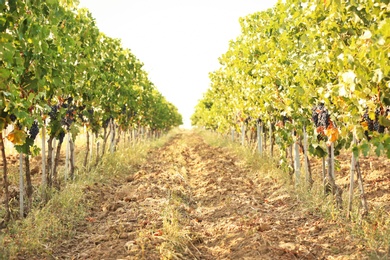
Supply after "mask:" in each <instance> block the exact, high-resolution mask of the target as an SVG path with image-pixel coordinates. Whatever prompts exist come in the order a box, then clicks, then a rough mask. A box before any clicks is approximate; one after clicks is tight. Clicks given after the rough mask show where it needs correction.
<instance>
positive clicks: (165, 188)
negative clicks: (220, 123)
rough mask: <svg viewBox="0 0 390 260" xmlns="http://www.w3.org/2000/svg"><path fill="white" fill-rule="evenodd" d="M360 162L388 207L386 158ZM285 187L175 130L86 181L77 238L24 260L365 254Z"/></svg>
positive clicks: (372, 193)
mask: <svg viewBox="0 0 390 260" xmlns="http://www.w3.org/2000/svg"><path fill="white" fill-rule="evenodd" d="M344 159H345V161H346V162H348V160H349V159H348V158H344ZM386 162H387V161H386ZM366 164H368V165H371V166H370V167H372V169H374V170H373V171H371V172H368V173H366V176H365V178H366V181H367V183H369V184H368V185H369V187H372V188H369V189H367V193H368V198H369V201H370V200H371V201H374V202H375V203H379V204H380V203H382V204H384V206H386V207H387V206H388V205H389V197H388V196H389V183H390V180H389V176H388V175H389V174H387V175H386V174H384V172H386V171H387V173H388V169H389V167H388V166H389V165H387V166H382V165H381V164H380V162H377V161H371V162H370V161H364V160H363V161H362V165H363V167H366V166H367V165H366ZM316 167H319V165H318V164H317V165H316V164H314V170H315V169H316ZM342 167H344V166H342ZM342 170H344V171H341V172H344V174H343V175H342V177H341V182H342V181H345V182H346V183H347V175H348V174H346V173H347V169H342ZM369 173H373V174H371V175H370V174H369ZM344 178H345V180H344ZM281 185H282V184H280V182H279V181H278V180H277V179H276V177H275V178H274V177H270V176H268V177H267V176H263V175H260V174H254V173H253V172H251V169H250V168H249V167H248V166H247V165H246V164H245V163H244V162H243V161H241V160H240V159H239V158H238V157H237V156H235V155H234V154H233V153H232V152H230V151H229V149H227V148H220V147H213V146H210V145H208V144H206V143H205V141H204V140H203V139H202V137H201V136H200V135H199V134H196V133H193V132H188V133H181V134H178V135H176V136H175V137H173V138H172V139H171V140H170V141H168V142H167V143H166V144H165V145H164V146H163V147H161V148H158V149H154V150H152V151H151V152H150V153H149V155H148V160H147V163H145V164H144V165H142V166H141V167H140V169H139V171H138V172H137V173H136V174H134V175H133V174H129V175H128V176H127V177H126V178H125V179H117V180H115V181H113V182H111V183H110V184H101V183H95V184H94V185H93V186H88V187H86V188H85V196H86V198H87V199H88V200H90V201H92V202H93V204H92V205H93V206H92V207H91V209H90V213H89V216H88V217H87V218H85V222H84V223H82V224H81V225H80V226H79V227H78V229H77V232H76V234H75V236H74V237H73V238H70V239H69V240H65V241H62V242H61V244H58V245H56V246H55V247H54V248H52V249H51V250H48V253H47V254H46V255H42V256H35V257H31V256H29V257H28V258H29V259H169V258H172V259H174V258H177V259H368V257H366V256H367V255H368V254H369V253H370V252H367V249H365V248H364V246H363V243H362V241H360V240H359V239H357V238H355V237H353V236H352V235H351V234H350V233H349V232H348V230H347V229H348V228H347V227H346V226H344V225H343V224H342V223H337V222H333V221H329V220H326V219H324V218H322V217H321V214H320V213H319V212H316V211H310V210H308V209H306V208H305V207H304V206H305V205H304V202H300V201H298V200H297V198H293V197H291V196H290V195H289V193H288V192H286V191H285V190H284V189H283V187H282V186H281ZM386 185H387V186H386ZM382 204H381V205H382ZM166 221H168V222H169V224H171V225H173V223H174V222H175V223H176V221H177V225H179V227H180V228H179V229H180V232H181V238H182V241H181V240H180V237H179V240H178V241H173V240H172V232H171V231H170V230H168V229H167V226H166V225H165V224H166V223H164V222H166ZM167 248H168V249H169V250H167ZM21 258H25V256H23V257H22V256H21Z"/></svg>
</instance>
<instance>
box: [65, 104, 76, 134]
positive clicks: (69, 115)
mask: <svg viewBox="0 0 390 260" xmlns="http://www.w3.org/2000/svg"><path fill="white" fill-rule="evenodd" d="M74 114H75V110H74V108H73V107H69V108H68V110H67V111H66V114H65V117H64V118H63V119H62V125H64V126H66V127H67V129H69V128H70V126H71V125H72V124H73V122H74Z"/></svg>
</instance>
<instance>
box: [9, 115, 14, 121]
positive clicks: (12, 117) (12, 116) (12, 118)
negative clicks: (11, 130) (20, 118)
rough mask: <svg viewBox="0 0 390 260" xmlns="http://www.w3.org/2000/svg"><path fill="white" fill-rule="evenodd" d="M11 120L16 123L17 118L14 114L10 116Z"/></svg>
mask: <svg viewBox="0 0 390 260" xmlns="http://www.w3.org/2000/svg"><path fill="white" fill-rule="evenodd" d="M9 119H11V121H12V122H15V120H16V116H15V115H14V114H11V115H10V116H9Z"/></svg>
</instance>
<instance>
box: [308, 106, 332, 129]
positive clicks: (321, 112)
mask: <svg viewBox="0 0 390 260" xmlns="http://www.w3.org/2000/svg"><path fill="white" fill-rule="evenodd" d="M311 118H312V120H313V122H314V125H315V126H316V127H317V128H318V127H324V128H325V129H327V128H328V127H329V125H330V115H329V112H328V110H327V109H326V108H325V105H324V103H320V104H318V105H317V106H315V107H313V109H312V117H311Z"/></svg>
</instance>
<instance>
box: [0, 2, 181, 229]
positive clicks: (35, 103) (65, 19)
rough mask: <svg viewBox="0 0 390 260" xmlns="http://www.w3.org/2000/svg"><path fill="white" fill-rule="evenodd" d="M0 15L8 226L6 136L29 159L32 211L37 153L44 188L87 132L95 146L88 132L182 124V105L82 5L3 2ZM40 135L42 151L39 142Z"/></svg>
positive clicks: (1, 137) (0, 140) (0, 138)
mask: <svg viewBox="0 0 390 260" xmlns="http://www.w3.org/2000/svg"><path fill="white" fill-rule="evenodd" d="M0 10H1V11H0V130H1V131H0V149H1V154H2V159H3V176H2V177H3V184H4V185H3V189H4V194H5V195H4V196H5V198H4V202H5V203H4V210H1V211H0V212H1V213H4V214H2V215H4V216H0V217H3V219H4V220H5V221H4V222H3V223H7V222H8V221H9V219H10V207H9V191H8V186H9V181H8V176H7V155H6V150H5V144H4V143H5V142H4V141H5V139H7V140H9V141H11V142H12V143H13V144H14V147H15V148H16V150H17V151H18V152H19V153H20V154H21V155H24V157H23V156H21V158H24V159H25V168H26V169H25V170H24V171H25V174H26V176H25V178H26V182H27V191H26V193H27V197H28V201H29V203H28V207H27V210H26V211H25V214H26V213H27V212H28V209H29V207H31V201H32V195H33V194H32V193H33V189H32V186H31V176H30V174H29V158H30V157H31V156H36V155H38V154H39V153H42V158H43V159H42V160H43V161H44V162H46V161H47V164H46V165H45V164H43V165H44V166H43V167H42V188H43V190H45V189H46V188H47V187H49V188H50V187H51V186H55V185H56V184H57V182H58V180H57V169H56V163H57V162H58V159H59V158H58V157H59V155H60V150H61V144H62V143H63V141H64V139H65V140H68V141H69V142H70V143H71V144H73V143H74V141H75V139H76V137H77V136H78V135H80V133H81V132H82V131H81V130H83V129H85V130H86V132H87V137H88V140H87V144H88V145H89V143H90V141H89V138H90V135H89V133H91V136H94V137H95V136H96V137H99V136H102V137H103V139H104V140H105V141H106V140H107V138H108V136H109V134H110V133H111V134H110V136H113V133H114V132H115V131H116V132H117V133H118V134H117V135H118V136H120V133H126V132H129V130H131V129H138V130H139V129H147V130H148V131H149V132H161V131H166V130H168V129H170V128H171V127H174V126H178V125H180V124H181V123H182V117H181V115H180V114H179V113H178V110H177V108H176V107H175V106H173V105H172V104H171V103H170V102H168V101H167V100H166V99H165V98H164V97H163V96H162V95H161V93H159V92H158V90H157V89H156V87H155V86H154V85H153V83H152V82H150V80H149V79H148V75H147V73H146V72H145V71H144V70H143V68H142V67H143V64H142V63H141V62H140V61H139V60H138V59H137V58H136V57H135V56H134V55H133V54H132V53H131V51H130V50H129V49H125V48H123V47H122V45H121V42H120V40H118V39H113V38H110V37H108V36H106V35H105V34H103V33H102V32H100V31H99V29H98V28H97V26H96V23H95V21H94V19H93V18H92V16H91V14H90V13H89V11H88V10H86V9H79V8H77V2H76V1H75V2H73V1H72V0H60V1H59V0H49V1H46V0H45V1H43V0H5V1H0ZM5 129H7V130H9V129H11V130H10V131H7V132H6V131H5ZM39 132H41V134H42V142H43V145H42V151H41V148H40V147H41V146H38V145H37V144H36V142H35V141H34V140H35V138H36V137H37V135H38V134H39ZM46 135H48V136H47V137H46ZM45 143H47V150H48V151H46V148H45V146H46V144H45ZM53 150H57V151H58V152H57V153H53ZM89 150H90V149H89V147H87V148H86V151H87V152H88V151H89ZM71 151H73V147H72V146H71ZM103 151H104V150H103ZM46 155H47V159H46V158H45V157H46ZM53 156H54V157H55V158H54V159H53ZM86 158H87V156H86ZM71 161H72V160H71ZM21 162H22V159H21ZM23 164H24V163H23ZM53 164H55V166H54V165H53ZM73 166H74V165H73ZM21 167H22V163H21ZM71 169H72V172H71V174H73V170H74V167H71ZM20 178H21V180H23V176H22V175H21V176H20ZM22 194H23V190H22V187H21V196H22ZM21 207H24V206H23V203H22V204H21ZM22 212H23V210H22Z"/></svg>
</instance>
